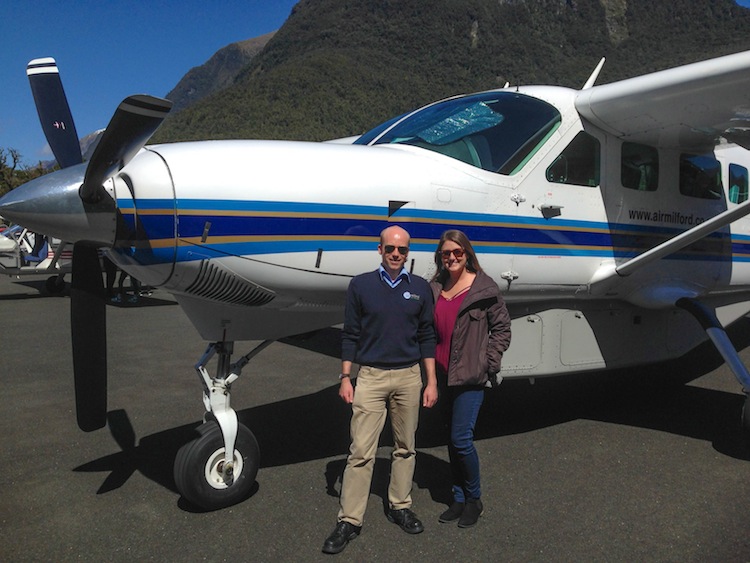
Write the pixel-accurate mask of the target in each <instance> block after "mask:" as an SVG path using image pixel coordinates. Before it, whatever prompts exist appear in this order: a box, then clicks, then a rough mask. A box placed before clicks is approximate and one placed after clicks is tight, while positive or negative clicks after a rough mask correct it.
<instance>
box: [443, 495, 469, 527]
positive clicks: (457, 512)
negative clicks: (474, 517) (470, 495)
mask: <svg viewBox="0 0 750 563" xmlns="http://www.w3.org/2000/svg"><path fill="white" fill-rule="evenodd" d="M464 506H465V504H464V503H462V502H458V501H456V500H454V501H453V504H451V505H450V506H449V507H448V510H446V511H445V512H443V513H442V514H441V515H440V516H439V517H438V522H443V523H445V522H455V521H456V520H458V519H459V518H461V515H462V514H463V513H464Z"/></svg>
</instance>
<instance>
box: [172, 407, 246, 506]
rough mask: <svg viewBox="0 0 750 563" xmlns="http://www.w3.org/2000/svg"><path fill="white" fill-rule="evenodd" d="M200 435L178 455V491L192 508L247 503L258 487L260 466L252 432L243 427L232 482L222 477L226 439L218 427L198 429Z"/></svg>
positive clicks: (176, 482)
mask: <svg viewBox="0 0 750 563" xmlns="http://www.w3.org/2000/svg"><path fill="white" fill-rule="evenodd" d="M197 431H198V433H199V434H200V437H199V438H196V439H195V440H193V441H192V442H188V443H187V444H185V445H184V446H182V448H180V451H178V452H177V457H176V458H175V464H174V481H175V484H176V485H177V490H178V491H180V494H182V496H183V497H185V498H186V499H187V500H189V501H190V502H192V503H193V504H195V505H197V506H200V507H202V508H205V509H207V510H217V509H219V508H225V507H227V506H231V505H233V504H237V503H238V502H241V501H243V500H245V499H246V498H247V496H248V494H250V489H251V488H252V486H253V483H255V476H256V475H257V474H258V467H259V465H260V449H259V448H258V442H257V440H256V439H255V436H254V435H253V433H252V432H250V430H249V429H248V428H247V427H246V426H244V425H242V424H240V425H239V427H238V429H237V441H236V443H235V446H234V471H233V479H225V478H224V477H223V475H222V469H223V465H224V438H223V437H222V435H221V429H220V428H219V425H218V424H217V423H216V422H214V421H210V422H206V423H204V424H203V425H201V426H199V427H198V429H197Z"/></svg>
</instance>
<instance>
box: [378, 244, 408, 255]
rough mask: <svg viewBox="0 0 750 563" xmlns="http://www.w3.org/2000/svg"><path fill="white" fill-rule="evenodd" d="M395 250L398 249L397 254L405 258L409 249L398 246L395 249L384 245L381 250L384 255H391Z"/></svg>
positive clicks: (390, 245) (389, 245)
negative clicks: (383, 251)
mask: <svg viewBox="0 0 750 563" xmlns="http://www.w3.org/2000/svg"><path fill="white" fill-rule="evenodd" d="M396 248H398V253H399V254H400V255H401V256H406V255H407V254H409V247H408V246H398V247H396V246H393V245H392V244H386V245H385V246H384V247H383V250H385V253H386V254H391V253H392V252H393V251H394V250H396Z"/></svg>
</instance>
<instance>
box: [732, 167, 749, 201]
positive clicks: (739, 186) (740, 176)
mask: <svg viewBox="0 0 750 563" xmlns="http://www.w3.org/2000/svg"><path fill="white" fill-rule="evenodd" d="M747 180H748V174H747V168H745V167H744V166H740V165H739V164H730V165H729V201H731V202H732V203H743V202H745V201H747V192H748V189H747V187H748V181H747Z"/></svg>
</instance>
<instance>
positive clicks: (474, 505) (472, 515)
mask: <svg viewBox="0 0 750 563" xmlns="http://www.w3.org/2000/svg"><path fill="white" fill-rule="evenodd" d="M482 512H484V507H483V506H482V501H481V500H479V499H478V498H469V499H466V505H465V506H464V511H463V513H462V514H461V518H460V519H459V521H458V527H459V528H471V527H472V526H473V525H474V524H476V523H477V520H479V517H480V516H481V515H482Z"/></svg>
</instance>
